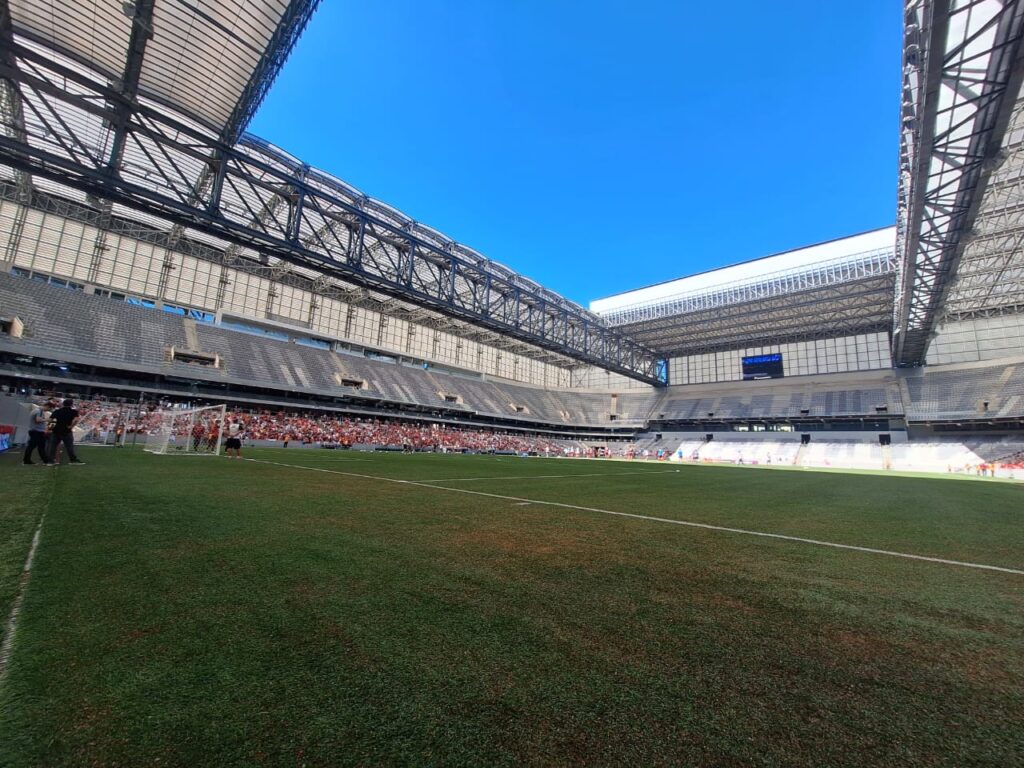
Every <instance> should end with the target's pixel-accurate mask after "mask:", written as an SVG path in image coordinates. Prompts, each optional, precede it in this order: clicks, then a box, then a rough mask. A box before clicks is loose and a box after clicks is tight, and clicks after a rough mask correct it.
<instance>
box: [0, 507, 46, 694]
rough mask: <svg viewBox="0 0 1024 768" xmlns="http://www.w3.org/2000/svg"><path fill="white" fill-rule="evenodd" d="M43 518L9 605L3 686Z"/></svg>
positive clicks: (0, 671) (0, 661) (0, 656)
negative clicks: (16, 591) (12, 600)
mask: <svg viewBox="0 0 1024 768" xmlns="http://www.w3.org/2000/svg"><path fill="white" fill-rule="evenodd" d="M44 517H45V515H42V516H40V518H39V525H37V526H36V532H35V534H34V535H33V536H32V546H31V547H29V550H28V557H26V558H25V565H24V566H23V567H22V569H21V578H20V579H19V582H18V593H17V594H16V595H15V596H14V602H13V603H12V604H11V613H10V615H8V617H7V624H6V625H5V626H4V641H3V644H0V685H2V684H3V681H4V678H5V677H6V676H7V665H8V663H9V662H10V659H11V649H12V648H13V647H14V632H15V630H17V628H18V616H19V615H20V614H21V603H22V601H23V600H24V599H25V593H26V592H27V591H28V579H29V575H30V573H31V572H32V561H33V560H35V557H36V550H37V549H38V548H39V539H40V538H41V537H42V535H43V518H44Z"/></svg>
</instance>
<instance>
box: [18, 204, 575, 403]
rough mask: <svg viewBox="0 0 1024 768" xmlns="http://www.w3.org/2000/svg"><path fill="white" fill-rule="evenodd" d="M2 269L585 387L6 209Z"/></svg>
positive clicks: (563, 373) (404, 325) (491, 351)
mask: <svg viewBox="0 0 1024 768" xmlns="http://www.w3.org/2000/svg"><path fill="white" fill-rule="evenodd" d="M5 262H6V264H7V265H8V267H10V266H13V267H17V268H20V269H22V270H28V271H30V272H33V273H41V274H43V275H47V276H57V277H60V278H63V279H66V280H72V281H75V282H78V283H81V284H83V285H84V286H86V290H87V291H90V292H91V291H92V289H93V287H98V288H100V289H101V290H104V291H112V292H115V293H122V294H125V295H126V296H131V297H138V298H141V299H146V300H150V301H153V302H155V303H162V304H171V305H174V306H179V307H183V308H186V309H197V310H201V311H203V312H208V313H210V314H213V315H220V314H231V315H237V316H241V317H248V318H252V319H254V320H272V321H274V322H279V323H285V324H288V325H291V326H294V327H297V328H306V329H308V330H309V333H310V334H313V335H317V336H322V337H324V338H326V339H329V340H338V341H342V342H346V343H351V344H356V345H362V346H366V347H371V348H374V349H377V350H381V351H383V352H387V353H390V354H393V355H406V356H410V357H416V358H422V359H425V360H430V361H432V362H437V363H441V364H445V365H450V366H454V367H461V368H465V369H469V370H473V371H477V372H479V373H484V374H487V375H492V376H498V377H500V378H503V379H509V380H511V381H519V382H524V383H527V384H533V385H536V386H545V387H562V388H564V387H569V386H586V385H581V384H574V383H573V382H572V380H571V372H570V371H569V369H566V368H563V367H560V366H557V365H552V364H549V363H545V362H542V361H540V360H536V359H534V358H532V357H528V356H525V355H520V354H516V353H515V352H511V351H508V350H502V349H498V348H496V347H494V346H491V345H489V344H486V343H483V342H478V341H473V340H470V339H466V338H462V337H460V336H457V335H455V334H452V333H447V332H444V331H442V330H439V329H436V328H431V327H428V326H426V325H423V324H420V323H415V322H411V321H408V320H404V319H401V318H398V317H394V316H391V315H389V314H385V313H381V312H375V311H373V310H371V309H367V308H365V307H361V306H354V305H350V304H346V303H345V302H343V301H340V300H337V299H333V298H329V297H326V296H321V295H314V294H313V293H312V292H310V291H306V290H302V289H300V288H296V287H293V286H290V285H284V284H282V283H280V282H276V281H274V280H272V279H268V278H266V277H261V276H260V275H256V274H252V273H251V272H249V271H243V270H238V269H230V268H227V267H223V266H221V265H219V264H216V263H213V262H211V261H206V260H203V259H199V258H196V257H194V256H190V255H188V254H183V253H179V252H177V251H172V250H168V249H167V248H164V247H161V246H159V245H155V244H153V243H150V242H146V241H143V240H138V239H134V238H131V237H126V236H124V235H120V234H117V233H114V232H110V233H107V234H106V235H101V232H100V230H98V229H97V228H96V227H92V226H89V225H88V224H84V223H82V222H79V221H75V220H72V219H68V218H65V217H62V216H60V215H57V214H52V213H48V212H43V211H39V210H36V209H33V208H24V207H23V206H20V205H18V204H17V203H12V202H8V201H3V202H0V268H3V264H4V263H5ZM267 271H268V272H269V271H270V269H269V268H268V270H267Z"/></svg>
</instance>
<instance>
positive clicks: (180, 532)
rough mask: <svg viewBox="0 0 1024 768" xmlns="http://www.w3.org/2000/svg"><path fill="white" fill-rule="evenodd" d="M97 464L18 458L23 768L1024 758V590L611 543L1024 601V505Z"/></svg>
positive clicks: (448, 466)
mask: <svg viewBox="0 0 1024 768" xmlns="http://www.w3.org/2000/svg"><path fill="white" fill-rule="evenodd" d="M82 453H83V458H84V459H85V460H86V461H87V462H88V464H87V465H86V466H84V467H63V468H60V469H57V470H48V469H46V468H43V467H22V466H20V465H19V464H18V459H19V457H17V456H14V455H6V456H0V610H2V617H3V619H4V620H6V617H7V615H8V612H9V611H10V608H11V605H12V602H13V600H14V596H15V594H16V593H17V585H18V581H19V573H20V570H21V566H22V563H23V562H24V560H25V555H26V553H27V551H28V547H29V541H30V539H31V537H32V533H33V531H34V530H35V528H36V524H37V523H38V521H39V518H40V515H41V514H43V513H45V517H44V520H43V525H42V535H41V539H40V544H39V548H38V551H37V554H36V557H35V562H34V565H33V568H32V572H31V577H30V580H29V581H28V586H27V588H26V589H25V592H24V599H23V602H22V604H21V610H20V614H19V621H18V628H17V633H16V636H15V639H14V643H13V650H12V653H11V656H10V659H9V663H8V664H7V667H6V670H5V672H4V677H3V679H2V681H0V765H2V766H5V768H21V767H23V766H33V767H34V766H65V765H68V766H72V765H74V766H78V765H82V766H85V765H88V766H114V765H117V766H153V765H160V766H218V767H220V766H259V765H272V766H303V765H305V766H341V765H466V766H479V765H523V764H547V765H655V764H659V765H702V766H709V765H793V766H839V765H857V766H863V765H871V766H912V765H929V766H932V765H949V766H982V765H990V766H1008V765H1020V764H1021V760H1022V755H1024V575H1021V574H1019V573H1009V572H1001V571H991V570H979V569H974V568H969V567H963V566H957V565H949V564H942V563H935V562H928V561H921V560H912V559H904V558H899V557H893V556H889V555H885V554H877V553H869V552H862V551H855V550H847V549H835V548H830V547H826V546H821V545H817V544H811V543H805V542H797V541H790V540H784V539H773V538H764V537H759V536H752V535H746V534H741V533H735V532H728V531H721V530H711V529H706V528H695V527H687V526H680V525H673V524H671V523H668V522H659V521H654V520H647V519H638V518H631V517H622V516H616V515H609V514H604V513H602V512H600V511H597V510H607V511H611V512H627V513H632V514H636V515H644V516H648V517H657V518H665V519H669V520H684V521H688V522H693V523H702V524H707V525H714V526H722V527H729V528H740V529H746V530H750V531H757V532H764V533H776V534H783V535H788V536H794V537H799V538H805V539H816V540H821V541H826V542H834V543H838V544H849V545H855V546H862V547H869V548H875V549H881V550H890V551H894V552H901V553H909V554H916V555H923V556H929V557H937V558H942V559H946V560H956V561H964V562H968V563H976V564H984V565H991V566H997V567H1002V568H1008V569H1017V570H1024V486H1022V485H1018V484H1011V483H1004V482H998V481H982V480H953V479H946V478H915V477H893V476H880V475H870V474H838V473H826V472H801V471H784V470H781V471H780V470H768V469H752V468H733V467H703V466H696V467H685V466H684V467H681V468H680V471H678V472H676V471H675V467H670V466H666V465H662V464H658V465H653V464H650V465H644V464H631V463H624V462H604V461H573V460H554V459H551V460H548V459H517V458H514V457H489V456H465V457H463V456H435V455H412V456H405V455H390V454H385V455H381V454H354V453H346V452H335V451H313V450H294V449H288V450H281V449H264V450H251V451H250V450H247V451H246V454H247V456H249V457H252V458H254V459H259V460H262V461H260V462H257V461H230V460H227V459H224V458H212V457H210V458H200V457H174V456H168V457H154V456H150V455H148V454H145V453H143V452H142V451H137V450H115V449H92V450H89V449H83V451H82ZM264 461H266V462H279V463H283V464H289V465H302V466H280V465H279V464H275V463H263V462H264ZM303 466H304V467H313V468H317V469H321V470H330V471H327V472H324V471H313V470H311V469H306V468H303ZM565 475H575V476H574V477H565ZM381 478H389V479H390V480H403V481H414V482H416V483H421V484H413V482H389V481H387V480H383V479H381ZM451 489H462V490H464V491H475V492H477V493H472V494H471V493H464V492H454V491H453V490H451ZM486 494H490V495H486ZM541 502H555V503H558V504H564V505H568V506H554V505H550V504H544V503H541ZM577 507H589V508H592V509H590V510H585V509H579V508H577Z"/></svg>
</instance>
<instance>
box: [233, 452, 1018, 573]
mask: <svg viewBox="0 0 1024 768" xmlns="http://www.w3.org/2000/svg"><path fill="white" fill-rule="evenodd" d="M245 461H251V462H255V463H257V464H272V465H274V466H278V467H288V468H289V469H306V470H309V471H310V472H326V473H328V474H331V475H343V476H345V477H358V478H360V479H363V480H378V481H381V482H385V483H395V484H397V485H411V486H415V487H418V488H433V489H434V490H435V491H447V492H448V493H463V494H467V495H469V496H484V497H487V498H491V499H501V500H503V501H513V502H520V503H525V504H538V505H542V506H546V507H558V508H560V509H571V510H575V511H579V512H595V513H597V514H602V515H614V516H616V517H628V518H632V519H634V520H645V521H647V522H651V523H667V524H668V525H680V526H683V527H686V528H699V529H702V530H705V531H718V532H721V533H735V534H739V535H741V536H757V537H759V538H763V539H776V540H779V541H789V542H794V543H797V544H811V545H813V546H817V547H830V548H832V549H843V550H847V551H851V552H864V553H866V554H871V555H884V556H886V557H899V558H902V559H904V560H917V561H920V562H926V563H938V564H940V565H953V566H957V567H959V568H973V569H975V570H980V571H998V572H999V573H1012V574H1015V575H1017V576H1024V570H1020V569H1017V568H1005V567H1003V566H1001V565H985V564H984V563H968V562H964V561H962V560H948V559H946V558H944V557H931V556H929V555H915V554H912V553H910V552H896V551H894V550H890V549H876V548H874V547H861V546H857V545H856V544H840V543H838V542H835V541H821V540H820V539H808V538H804V537H802V536H789V535H787V534H783V533H767V532H766V531H751V530H748V529H746V528H731V527H729V526H725V525H711V524H710V523H696V522H693V521H692V520H673V519H671V518H668V517H654V516H652V515H640V514H637V513H635V512H617V511H615V510H613V509H600V508H599V507H585V506H582V505H580V504H567V503H565V502H561V501H545V500H543V499H527V498H524V497H522V496H506V495H504V494H500V493H487V492H486V491H473V490H470V489H469V488H446V487H445V486H443V485H433V484H431V483H428V482H422V481H417V480H398V479H396V478H393V477H381V476H380V475H364V474H360V473H358V472H344V471H342V470H340V469H325V468H323V467H307V466H303V465H301V464H285V463H283V462H280V461H267V460H266V459H245ZM652 474H654V473H652ZM434 482H437V481H434Z"/></svg>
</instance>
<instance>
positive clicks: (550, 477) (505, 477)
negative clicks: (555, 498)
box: [416, 469, 679, 483]
mask: <svg viewBox="0 0 1024 768" xmlns="http://www.w3.org/2000/svg"><path fill="white" fill-rule="evenodd" d="M678 471H679V470H676V469H663V470H661V471H658V470H650V469H647V470H643V469H642V470H639V471H637V472H577V473H576V474H573V475H502V476H500V477H444V478H441V479H439V480H417V481H416V482H417V483H466V482H469V481H471V480H554V479H559V478H564V477H611V476H612V475H667V474H669V473H670V472H671V473H675V472H678Z"/></svg>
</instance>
